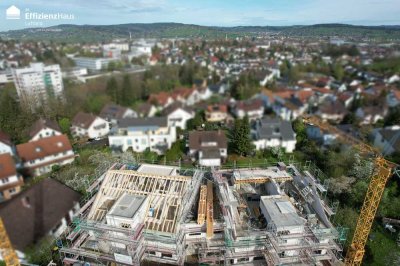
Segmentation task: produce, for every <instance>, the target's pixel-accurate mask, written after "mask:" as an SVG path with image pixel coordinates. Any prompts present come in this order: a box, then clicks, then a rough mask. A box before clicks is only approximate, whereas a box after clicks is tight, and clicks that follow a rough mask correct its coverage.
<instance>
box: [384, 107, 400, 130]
mask: <svg viewBox="0 0 400 266" xmlns="http://www.w3.org/2000/svg"><path fill="white" fill-rule="evenodd" d="M396 124H400V106H396V107H393V108H390V109H389V113H388V114H387V116H386V117H385V119H384V125H385V126H393V125H396Z"/></svg>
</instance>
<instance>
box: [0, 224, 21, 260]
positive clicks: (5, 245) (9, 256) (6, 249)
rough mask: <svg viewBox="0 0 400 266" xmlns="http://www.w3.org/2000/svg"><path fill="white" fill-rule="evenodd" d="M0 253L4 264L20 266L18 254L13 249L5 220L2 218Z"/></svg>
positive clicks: (0, 225)
mask: <svg viewBox="0 0 400 266" xmlns="http://www.w3.org/2000/svg"><path fill="white" fill-rule="evenodd" d="M0 251H1V255H2V257H3V260H4V262H5V263H6V265H7V266H19V265H20V264H19V260H18V257H17V253H15V250H14V249H13V247H12V245H11V242H10V239H9V238H8V235H7V232H6V228H5V226H4V223H3V220H2V219H1V217H0Z"/></svg>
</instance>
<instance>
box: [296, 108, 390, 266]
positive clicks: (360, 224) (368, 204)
mask: <svg viewBox="0 0 400 266" xmlns="http://www.w3.org/2000/svg"><path fill="white" fill-rule="evenodd" d="M303 122H305V123H307V124H310V125H315V126H317V127H319V128H320V129H322V130H324V131H328V132H330V133H334V134H335V135H336V136H337V137H338V138H340V139H341V140H342V141H344V142H345V143H348V144H350V145H352V146H354V147H356V148H358V150H359V151H360V152H361V153H363V154H364V155H369V156H370V155H372V156H374V164H375V172H374V174H373V175H372V176H371V181H370V183H369V185H368V189H367V193H366V195H365V199H364V202H363V205H362V207H361V211H360V215H359V217H358V220H357V226H356V229H355V232H354V236H353V239H352V241H351V245H350V247H349V250H348V252H347V255H346V258H345V265H349V266H350V265H351V266H353V265H354V266H356V265H361V263H362V260H363V257H364V254H365V244H366V242H367V240H368V235H369V233H370V231H371V227H372V223H373V221H374V218H375V214H376V211H377V210H378V207H379V203H380V201H381V198H382V194H383V191H384V190H385V185H386V182H387V181H388V179H389V178H390V177H391V174H392V170H393V169H395V168H396V167H397V166H398V165H397V164H395V163H393V162H390V161H388V160H386V159H385V158H384V157H383V155H382V154H381V152H380V151H379V150H378V149H376V148H374V147H371V146H370V145H368V144H366V143H364V142H363V141H361V140H359V139H357V138H355V137H353V136H351V135H349V134H346V133H345V132H343V131H341V130H339V129H338V128H336V127H334V126H332V125H330V124H328V123H326V122H324V121H322V120H321V119H320V118H318V117H315V116H304V117H303ZM396 173H397V172H396Z"/></svg>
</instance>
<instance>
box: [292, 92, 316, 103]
mask: <svg viewBox="0 0 400 266" xmlns="http://www.w3.org/2000/svg"><path fill="white" fill-rule="evenodd" d="M313 95H314V91H312V90H300V91H297V92H296V97H297V98H298V99H299V100H300V101H301V102H302V103H305V102H307V101H308V99H310V98H311V97H312V96H313Z"/></svg>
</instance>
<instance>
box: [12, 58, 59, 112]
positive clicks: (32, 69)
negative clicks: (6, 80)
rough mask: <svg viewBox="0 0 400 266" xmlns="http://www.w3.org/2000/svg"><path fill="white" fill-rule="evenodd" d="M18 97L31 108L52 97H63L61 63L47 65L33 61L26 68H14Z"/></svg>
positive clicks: (13, 73)
mask: <svg viewBox="0 0 400 266" xmlns="http://www.w3.org/2000/svg"><path fill="white" fill-rule="evenodd" d="M12 75H13V79H14V83H15V87H16V89H17V93H18V97H19V98H20V101H21V103H22V104H27V105H28V106H30V107H31V108H35V107H37V106H40V105H41V104H43V103H46V102H47V100H48V99H49V98H51V97H54V98H59V97H62V95H63V91H64V85H63V81H62V75H61V69H60V66H59V65H48V66H45V65H44V64H43V63H31V64H30V66H29V67H26V68H16V69H13V70H12Z"/></svg>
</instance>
